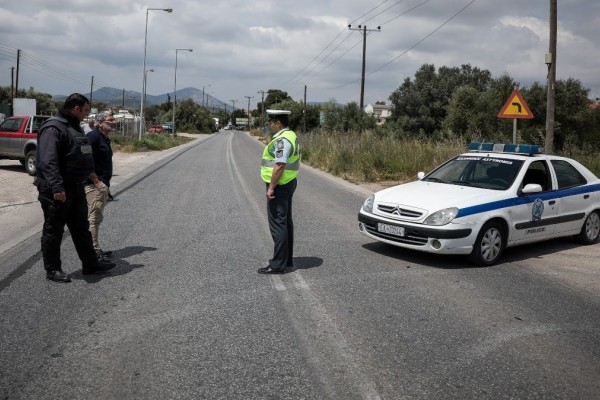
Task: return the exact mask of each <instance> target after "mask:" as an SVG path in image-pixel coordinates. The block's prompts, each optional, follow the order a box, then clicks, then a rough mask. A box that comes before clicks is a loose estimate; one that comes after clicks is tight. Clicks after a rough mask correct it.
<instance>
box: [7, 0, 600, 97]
mask: <svg viewBox="0 0 600 400" xmlns="http://www.w3.org/2000/svg"><path fill="white" fill-rule="evenodd" d="M421 2H422V1H421V0H405V1H403V2H378V3H377V4H368V3H365V2H364V1H359V0H329V1H322V0H303V1H301V2H300V1H295V0H282V1H277V2H275V1H272V0H258V1H253V2H249V1H247V0H244V1H242V0H223V1H218V2H216V1H206V0H161V1H159V2H154V3H153V4H146V3H145V2H141V1H139V0H131V1H127V2H123V1H122V0H105V1H103V2H91V1H88V0H65V1H61V2H59V3H56V4H53V5H52V6H51V7H50V6H48V1H47V0H27V1H14V0H0V85H7V84H10V70H9V68H10V67H11V66H14V65H15V64H16V51H17V49H21V50H22V65H21V71H20V74H21V75H20V81H19V84H20V86H21V87H29V86H33V87H35V88H36V89H37V90H40V91H46V92H50V93H53V94H68V93H70V92H73V91H81V92H84V93H85V92H88V91H89V86H90V81H91V77H92V76H94V81H95V85H96V87H98V86H112V87H116V88H125V89H128V90H135V91H140V90H141V83H142V76H143V71H142V69H143V68H142V63H143V48H144V30H145V29H144V28H145V22H146V7H156V8H158V7H165V8H168V7H172V8H173V9H174V10H173V13H166V12H162V11H158V10H151V11H149V12H148V36H147V39H148V40H147V58H146V62H147V66H148V68H154V69H155V72H154V73H152V74H151V75H150V76H149V77H148V92H149V93H150V94H161V93H165V92H170V91H172V82H173V72H174V63H175V49H176V48H193V49H194V51H193V53H189V54H187V53H186V54H185V55H184V54H182V53H179V56H178V61H179V62H178V73H177V83H178V87H181V88H183V87H186V86H193V87H197V88H202V86H207V85H211V86H210V87H211V91H213V92H214V95H215V96H216V97H217V98H220V99H222V100H223V101H228V100H229V99H243V98H244V96H247V95H255V94H256V92H257V91H258V90H267V89H271V88H277V89H282V90H286V91H288V92H289V93H290V94H292V95H293V96H294V97H295V98H297V99H300V98H301V97H302V96H303V93H304V85H307V86H308V95H309V100H314V101H327V100H328V99H331V98H335V99H337V100H338V101H342V102H346V101H358V98H359V93H360V69H361V59H362V35H361V32H354V31H348V29H347V24H348V23H352V24H353V26H356V25H358V24H363V25H365V24H366V25H367V26H368V27H369V28H375V27H377V26H378V25H381V32H374V33H372V34H369V35H368V36H367V73H370V75H369V76H368V77H367V79H366V88H365V89H366V90H365V102H373V101H376V100H386V99H387V97H388V96H389V95H390V94H391V92H392V91H394V90H395V89H396V88H397V87H398V86H399V85H400V84H401V82H402V81H403V80H404V79H405V78H407V77H408V78H412V77H414V73H415V71H416V70H417V69H418V68H419V67H420V66H421V65H422V64H424V63H430V64H434V65H436V66H437V67H439V66H442V65H447V66H459V65H461V64H466V63H470V64H472V65H473V66H478V67H480V68H485V69H489V70H490V71H491V72H492V74H493V75H494V76H499V75H500V74H502V73H503V72H506V73H508V74H509V75H511V76H512V77H513V78H514V79H515V80H517V81H520V82H522V83H523V84H530V83H532V82H534V81H538V82H543V81H544V80H545V76H546V72H547V70H546V66H545V64H544V62H543V61H544V54H545V53H546V52H547V51H548V30H549V27H548V26H549V23H548V15H549V10H548V4H547V2H539V1H535V2H523V1H522V0H506V1H503V2H485V1H482V0H479V1H476V2H475V3H473V4H472V5H471V6H470V7H468V8H467V9H465V11H463V12H462V13H460V14H459V15H457V16H456V17H455V18H454V19H452V20H450V21H448V19H450V18H451V17H452V16H453V15H454V14H455V13H457V12H458V11H459V10H460V9H461V8H462V7H464V6H465V5H466V4H467V1H466V0H444V1H441V0H432V1H430V2H427V3H425V4H423V5H422V6H420V7H418V8H415V9H414V10H413V11H411V12H407V11H408V10H410V9H412V8H413V7H415V6H417V5H418V4H420V3H421ZM378 5H379V6H378ZM390 6H391V7H390ZM369 10H371V12H368V11H369ZM599 15H600V6H599V5H598V2H597V1H595V0H578V1H571V0H570V1H569V2H566V1H565V2H560V4H559V13H558V17H559V33H558V51H557V55H558V62H557V70H558V77H559V79H560V78H568V77H575V78H577V79H580V80H581V82H582V83H583V85H584V86H586V87H589V88H590V89H591V93H590V96H592V97H600V76H599V75H598V74H597V60H598V59H599V57H600V45H598V43H597V40H596V38H597V37H599V33H600V28H598V26H600V24H598V22H599V20H600V16H599ZM447 21H448V22H447ZM594 21H595V22H594ZM444 23H445V25H444V26H442V27H440V26H441V25H442V24H444ZM435 30H437V31H436V32H434V31H435ZM432 32H434V33H432ZM428 35H431V36H430V37H428V38H427V39H425V40H423V39H424V38H425V37H427V36H428ZM421 40H423V41H422V42H421V43H420V44H419V45H418V46H417V47H415V48H414V49H412V50H410V51H408V52H406V51H407V50H408V49H410V48H411V47H412V46H414V45H415V44H417V43H418V42H420V41H421ZM353 46H354V47H353ZM405 52H406V54H404V55H401V56H399V55H400V54H402V53H405ZM398 56H399V57H398ZM392 60H393V61H392ZM386 64H388V65H387V66H385V67H384V68H381V67H382V66H384V65H386ZM380 68H381V69H380ZM377 69H380V70H379V71H377V72H373V71H375V70H377ZM1 71H4V73H2V72H1ZM257 98H258V96H255V99H257Z"/></svg>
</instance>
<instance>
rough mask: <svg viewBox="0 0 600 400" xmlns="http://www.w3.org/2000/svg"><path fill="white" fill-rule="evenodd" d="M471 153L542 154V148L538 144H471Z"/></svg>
mask: <svg viewBox="0 0 600 400" xmlns="http://www.w3.org/2000/svg"><path fill="white" fill-rule="evenodd" d="M469 151H480V152H494V153H513V154H528V155H530V156H531V155H534V154H540V153H541V152H542V151H541V148H540V146H538V145H537V144H504V143H480V142H471V143H470V144H469Z"/></svg>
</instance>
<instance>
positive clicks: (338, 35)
mask: <svg viewBox="0 0 600 400" xmlns="http://www.w3.org/2000/svg"><path fill="white" fill-rule="evenodd" d="M400 1H404V0H400ZM387 2H388V0H384V1H382V2H381V3H379V4H378V5H376V6H375V7H373V8H371V9H370V10H369V11H367V12H365V13H363V14H362V15H361V16H360V17H358V18H356V19H355V20H353V21H351V22H350V24H353V23H355V22H356V21H358V20H359V19H361V18H362V17H364V16H365V15H367V14H369V13H371V12H372V11H374V10H376V9H377V8H379V7H381V6H382V5H383V4H385V3H387ZM396 4H397V3H396ZM344 32H346V28H343V29H342V30H341V31H340V33H338V34H337V36H336V37H335V38H334V39H333V40H332V41H331V42H329V43H328V44H327V46H325V48H323V50H321V52H320V53H319V54H318V55H317V56H316V57H315V58H313V59H312V60H311V61H310V62H309V63H308V64H306V65H305V66H304V67H303V68H302V69H301V70H300V71H299V72H298V73H296V75H294V76H293V77H291V78H290V79H288V80H287V81H286V82H285V83H284V85H283V86H286V85H287V84H292V83H291V82H293V81H294V78H296V77H297V76H298V75H300V74H302V72H303V71H304V70H306V68H308V67H309V66H310V65H311V64H312V63H313V62H315V61H316V60H317V59H318V58H319V57H320V56H321V55H322V54H323V53H324V52H325V51H326V50H327V49H328V48H329V47H330V46H331V45H332V44H333V43H334V42H335V41H336V40H337V39H338V38H339V37H340V36H341V35H342V34H343V33H344ZM349 37H350V35H347V36H346V37H345V38H344V40H342V41H341V42H340V43H339V44H338V45H337V46H336V47H335V48H334V49H333V50H332V51H331V52H330V53H329V54H328V55H327V56H326V57H325V58H323V59H322V60H321V61H319V62H318V63H317V64H316V65H314V66H313V67H312V68H311V69H310V70H309V71H308V72H307V73H306V74H304V75H302V76H301V77H300V78H299V79H298V80H300V79H302V78H303V77H305V76H306V75H308V73H310V71H312V70H314V69H315V68H316V67H318V66H319V65H320V64H321V63H322V62H323V61H325V60H326V59H327V58H328V57H329V56H330V55H331V54H332V53H333V52H334V51H335V50H336V49H337V48H339V46H341V45H342V44H343V43H344V42H345V41H346V40H347V39H348V38H349Z"/></svg>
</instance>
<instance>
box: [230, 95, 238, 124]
mask: <svg viewBox="0 0 600 400" xmlns="http://www.w3.org/2000/svg"><path fill="white" fill-rule="evenodd" d="M229 101H230V102H231V124H232V125H234V123H233V113H234V112H235V102H236V101H237V100H229Z"/></svg>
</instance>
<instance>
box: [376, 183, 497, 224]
mask: <svg viewBox="0 0 600 400" xmlns="http://www.w3.org/2000/svg"><path fill="white" fill-rule="evenodd" d="M506 197H507V191H498V190H491V189H481V188H474V187H469V186H460V185H451V184H445V183H438V182H426V181H415V182H410V183H406V184H403V185H399V186H394V187H391V188H388V189H384V190H382V191H380V192H377V193H376V194H375V205H376V207H375V208H374V211H375V213H376V214H380V215H386V214H388V213H386V212H378V211H379V210H380V209H381V208H380V207H377V206H378V205H387V206H393V207H398V208H401V209H403V210H406V213H404V214H403V213H397V212H395V213H394V216H392V218H396V219H405V220H412V221H415V222H416V221H420V220H423V219H425V218H426V217H427V216H428V215H430V214H431V213H434V212H436V211H439V210H443V209H445V208H450V207H457V208H459V209H460V208H466V207H471V206H475V205H480V204H485V203H489V202H492V201H498V200H501V199H505V198H506ZM398 214H400V215H398ZM386 216H389V215H386Z"/></svg>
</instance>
